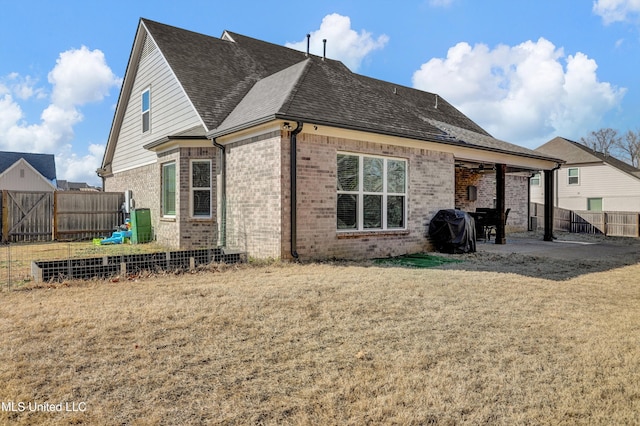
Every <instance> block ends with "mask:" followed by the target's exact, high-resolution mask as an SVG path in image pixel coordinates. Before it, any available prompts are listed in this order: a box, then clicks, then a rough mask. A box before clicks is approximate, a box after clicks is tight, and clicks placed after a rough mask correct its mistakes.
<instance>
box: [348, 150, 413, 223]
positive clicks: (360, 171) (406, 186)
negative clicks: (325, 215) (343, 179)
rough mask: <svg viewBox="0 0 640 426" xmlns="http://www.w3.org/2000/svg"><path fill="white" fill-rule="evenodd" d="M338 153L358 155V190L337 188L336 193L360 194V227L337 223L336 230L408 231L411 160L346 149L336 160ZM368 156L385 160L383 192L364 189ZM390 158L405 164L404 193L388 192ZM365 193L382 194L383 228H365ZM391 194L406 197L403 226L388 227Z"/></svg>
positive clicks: (358, 219)
mask: <svg viewBox="0 0 640 426" xmlns="http://www.w3.org/2000/svg"><path fill="white" fill-rule="evenodd" d="M338 155H350V156H354V157H358V186H359V188H358V191H340V190H336V195H337V194H351V195H357V196H358V218H357V221H358V227H357V228H351V229H338V228H337V225H336V231H337V232H338V233H350V232H352V233H353V232H363V233H366V232H380V231H386V232H389V231H406V230H407V222H408V217H407V203H408V198H409V162H408V161H407V159H405V158H398V157H387V156H382V155H373V154H361V153H355V152H345V151H338V153H337V155H336V161H337V156H338ZM365 157H368V158H380V159H382V160H384V162H383V167H382V169H383V176H382V185H383V189H382V193H379V192H368V191H364V189H363V186H362V185H363V182H364V158H365ZM388 160H392V161H402V162H403V163H404V164H405V167H404V180H405V181H404V191H405V192H403V193H396V192H392V193H388V192H387V161H388ZM336 179H338V176H337V175H336ZM365 195H382V227H381V228H365V227H364V196H365ZM389 196H402V197H404V203H403V206H402V207H403V212H402V214H403V218H404V226H403V227H402V228H388V227H387V197H389ZM336 202H337V197H336ZM336 214H337V205H336Z"/></svg>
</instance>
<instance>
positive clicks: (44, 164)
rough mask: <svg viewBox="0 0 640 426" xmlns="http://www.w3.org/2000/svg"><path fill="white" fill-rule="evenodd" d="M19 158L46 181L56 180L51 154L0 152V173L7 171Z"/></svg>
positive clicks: (54, 164) (54, 163) (53, 158)
mask: <svg viewBox="0 0 640 426" xmlns="http://www.w3.org/2000/svg"><path fill="white" fill-rule="evenodd" d="M21 158H24V160H25V161H26V162H27V163H29V164H30V165H31V167H33V168H34V169H36V170H37V171H38V173H40V174H41V175H42V176H44V177H45V178H46V179H48V180H50V181H52V180H54V179H55V178H56V162H55V157H54V156H53V154H31V153H26V152H8V151H0V173H2V172H4V171H5V170H7V169H8V168H9V167H11V166H12V165H13V164H15V162H16V161H18V160H19V159H21Z"/></svg>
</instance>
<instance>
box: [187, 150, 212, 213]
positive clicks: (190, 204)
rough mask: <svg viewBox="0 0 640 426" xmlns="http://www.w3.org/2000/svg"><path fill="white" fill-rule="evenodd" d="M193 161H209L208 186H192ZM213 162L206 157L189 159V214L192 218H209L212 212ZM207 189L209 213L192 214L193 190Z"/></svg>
mask: <svg viewBox="0 0 640 426" xmlns="http://www.w3.org/2000/svg"><path fill="white" fill-rule="evenodd" d="M193 163H209V186H208V187H202V188H194V187H193ZM212 184H213V162H212V161H211V160H210V159H208V158H201V159H197V158H196V159H191V161H189V216H190V217H191V218H192V219H211V218H212V217H213V216H212V213H213V188H212ZM206 189H208V190H209V214H208V215H206V216H205V215H194V214H193V207H194V205H193V201H194V199H195V197H194V195H193V193H194V191H204V190H206Z"/></svg>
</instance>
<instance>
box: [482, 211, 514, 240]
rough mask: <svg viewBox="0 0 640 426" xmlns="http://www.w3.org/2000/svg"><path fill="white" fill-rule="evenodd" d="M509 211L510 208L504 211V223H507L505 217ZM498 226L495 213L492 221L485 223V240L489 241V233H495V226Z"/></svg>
mask: <svg viewBox="0 0 640 426" xmlns="http://www.w3.org/2000/svg"><path fill="white" fill-rule="evenodd" d="M510 211H511V209H510V208H509V209H507V210H505V212H504V224H505V225H506V224H507V217H509V212H510ZM497 226H498V217H497V215H496V217H495V219H494V220H493V222H492V223H489V224H487V226H486V232H487V241H491V233H493V234H494V235H495V234H496V227H497Z"/></svg>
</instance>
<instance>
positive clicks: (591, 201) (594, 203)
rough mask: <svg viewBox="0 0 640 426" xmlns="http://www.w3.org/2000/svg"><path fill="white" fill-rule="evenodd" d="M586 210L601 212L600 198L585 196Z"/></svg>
mask: <svg viewBox="0 0 640 426" xmlns="http://www.w3.org/2000/svg"><path fill="white" fill-rule="evenodd" d="M587 210H589V211H592V212H601V211H602V198H587Z"/></svg>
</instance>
